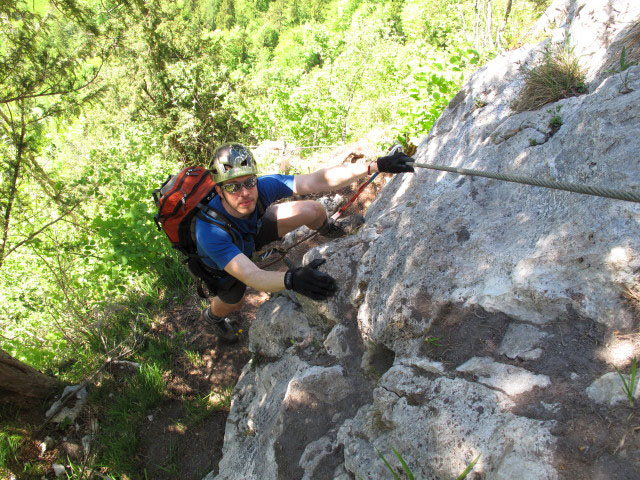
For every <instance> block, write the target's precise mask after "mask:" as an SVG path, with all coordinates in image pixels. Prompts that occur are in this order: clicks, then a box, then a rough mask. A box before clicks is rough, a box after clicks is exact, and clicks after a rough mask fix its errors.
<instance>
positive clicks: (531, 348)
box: [498, 323, 547, 360]
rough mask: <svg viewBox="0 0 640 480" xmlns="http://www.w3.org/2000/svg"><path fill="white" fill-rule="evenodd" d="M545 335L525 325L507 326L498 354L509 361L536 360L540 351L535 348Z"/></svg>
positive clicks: (540, 353)
mask: <svg viewBox="0 0 640 480" xmlns="http://www.w3.org/2000/svg"><path fill="white" fill-rule="evenodd" d="M546 336H547V334H546V333H545V332H543V331H542V330H540V329H538V328H536V327H534V326H532V325H526V324H515V323H512V324H511V325H509V330H507V333H506V334H505V336H504V339H503V340H502V343H501V344H500V349H499V350H498V353H501V354H502V355H505V356H507V357H508V358H510V359H512V360H513V359H516V358H520V359H522V360H536V359H538V358H540V355H542V349H540V348H537V346H538V344H539V343H540V341H541V340H542V339H543V338H545V337H546Z"/></svg>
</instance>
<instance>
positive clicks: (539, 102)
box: [511, 42, 587, 112]
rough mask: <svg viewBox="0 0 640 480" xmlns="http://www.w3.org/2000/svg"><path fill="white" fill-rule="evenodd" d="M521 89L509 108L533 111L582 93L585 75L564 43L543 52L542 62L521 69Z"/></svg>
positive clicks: (571, 49) (576, 59)
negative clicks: (522, 84)
mask: <svg viewBox="0 0 640 480" xmlns="http://www.w3.org/2000/svg"><path fill="white" fill-rule="evenodd" d="M522 71H523V73H524V87H523V88H522V90H521V91H520V94H519V95H518V98H516V100H515V101H514V102H513V103H512V105H511V107H512V108H513V109H514V110H516V111H518V112H523V111H525V110H536V109H538V108H540V107H542V106H543V105H546V104H547V103H551V102H556V101H558V100H560V99H562V98H567V97H573V96H576V95H580V94H583V93H586V91H587V88H586V86H585V84H584V78H585V74H584V71H583V70H582V68H581V67H580V64H579V62H578V58H577V57H576V56H575V54H574V52H573V48H571V47H569V45H568V43H567V42H565V43H564V44H562V45H554V46H550V47H547V48H546V49H545V52H544V55H543V58H542V62H540V64H538V65H536V66H535V67H533V68H526V67H523V69H522Z"/></svg>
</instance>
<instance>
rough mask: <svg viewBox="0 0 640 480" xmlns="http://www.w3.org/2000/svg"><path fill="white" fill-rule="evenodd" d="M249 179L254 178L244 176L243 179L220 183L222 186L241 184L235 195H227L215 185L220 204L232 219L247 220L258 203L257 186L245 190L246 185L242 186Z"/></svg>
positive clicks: (227, 193) (238, 178) (252, 176)
mask: <svg viewBox="0 0 640 480" xmlns="http://www.w3.org/2000/svg"><path fill="white" fill-rule="evenodd" d="M250 178H255V176H254V175H245V176H243V177H237V178H233V179H231V180H227V181H226V182H222V185H223V186H224V185H227V184H236V185H237V186H239V185H241V184H243V185H242V187H241V188H240V189H239V190H238V191H237V192H235V193H229V192H227V191H226V190H224V189H223V188H221V187H219V186H218V185H216V191H217V192H218V195H220V198H221V199H222V204H223V205H224V207H225V208H226V210H227V211H228V212H229V213H230V214H231V215H233V216H234V217H237V218H247V217H248V216H249V215H251V214H252V213H253V211H254V210H255V209H256V203H257V202H258V187H257V184H256V185H254V186H253V187H251V188H247V187H246V185H244V182H246V181H247V180H248V179H250Z"/></svg>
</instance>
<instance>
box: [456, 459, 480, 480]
mask: <svg viewBox="0 0 640 480" xmlns="http://www.w3.org/2000/svg"><path fill="white" fill-rule="evenodd" d="M478 460H480V454H478V456H477V457H476V458H474V459H473V460H471V463H469V465H467V467H466V468H465V469H464V470H463V471H462V473H461V474H460V475H458V476H457V477H456V480H464V479H465V478H467V475H469V473H471V471H472V470H473V467H475V466H476V463H478Z"/></svg>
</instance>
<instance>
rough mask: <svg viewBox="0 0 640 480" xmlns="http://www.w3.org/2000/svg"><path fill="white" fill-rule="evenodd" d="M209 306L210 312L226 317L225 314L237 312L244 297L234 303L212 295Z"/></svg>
mask: <svg viewBox="0 0 640 480" xmlns="http://www.w3.org/2000/svg"><path fill="white" fill-rule="evenodd" d="M209 303H210V306H211V312H212V313H213V314H214V315H216V316H218V317H226V316H227V315H229V314H231V313H233V312H237V311H238V310H240V309H241V308H242V305H243V304H244V297H243V298H241V299H240V301H239V302H236V303H227V302H225V301H224V300H222V299H221V298H220V297H213V298H211V299H210V301H209Z"/></svg>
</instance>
